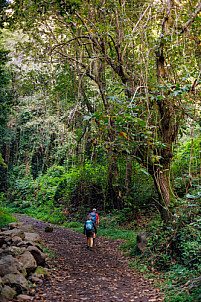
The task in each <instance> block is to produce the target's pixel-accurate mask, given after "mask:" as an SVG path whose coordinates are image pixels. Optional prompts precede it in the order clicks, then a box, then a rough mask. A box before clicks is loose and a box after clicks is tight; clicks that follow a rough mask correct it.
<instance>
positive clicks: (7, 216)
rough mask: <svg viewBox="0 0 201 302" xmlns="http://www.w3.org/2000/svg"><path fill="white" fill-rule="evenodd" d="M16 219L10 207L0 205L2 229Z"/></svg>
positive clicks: (0, 224)
mask: <svg viewBox="0 0 201 302" xmlns="http://www.w3.org/2000/svg"><path fill="white" fill-rule="evenodd" d="M15 221H18V220H17V219H16V218H15V217H13V216H12V215H11V213H10V210H9V209H7V208H4V207H0V229H1V228H3V227H5V226H7V225H8V224H9V223H10V222H15Z"/></svg>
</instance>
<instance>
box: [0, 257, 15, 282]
mask: <svg viewBox="0 0 201 302" xmlns="http://www.w3.org/2000/svg"><path fill="white" fill-rule="evenodd" d="M18 267H19V265H18V261H17V259H16V258H14V257H13V256H11V255H7V256H4V257H2V258H1V259H0V276H1V277H3V276H4V275H7V274H9V273H17V272H18Z"/></svg>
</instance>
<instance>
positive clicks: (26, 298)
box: [17, 295, 33, 301]
mask: <svg viewBox="0 0 201 302" xmlns="http://www.w3.org/2000/svg"><path fill="white" fill-rule="evenodd" d="M32 300H33V297H31V296H28V295H18V296H17V301H32Z"/></svg>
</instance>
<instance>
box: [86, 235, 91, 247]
mask: <svg viewBox="0 0 201 302" xmlns="http://www.w3.org/2000/svg"><path fill="white" fill-rule="evenodd" d="M90 239H91V238H90V237H87V248H89V247H90Z"/></svg>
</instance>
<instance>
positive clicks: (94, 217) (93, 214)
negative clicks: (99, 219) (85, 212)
mask: <svg viewBox="0 0 201 302" xmlns="http://www.w3.org/2000/svg"><path fill="white" fill-rule="evenodd" d="M90 216H91V220H92V221H93V222H94V223H96V213H90Z"/></svg>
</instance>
